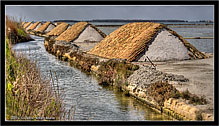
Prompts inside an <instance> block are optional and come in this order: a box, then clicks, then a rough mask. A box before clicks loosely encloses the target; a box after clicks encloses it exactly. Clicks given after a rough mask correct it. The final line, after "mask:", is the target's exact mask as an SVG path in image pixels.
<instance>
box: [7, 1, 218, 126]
mask: <svg viewBox="0 0 219 126" xmlns="http://www.w3.org/2000/svg"><path fill="white" fill-rule="evenodd" d="M7 6H27V7H28V6H39V7H40V6H54V7H56V6H63V7H65V6H81V7H83V6H97V7H98V6H100V7H101V6H104V7H107V6H108V7H111V6H117V7H123V6H132V7H138V6H143V7H144V6H154V7H159V6H167V7H168V6H174V7H180V6H212V7H213V21H214V23H215V19H214V18H215V17H214V16H215V14H214V8H215V6H214V5H5V16H6V8H7ZM5 26H6V18H5ZM213 28H214V30H213V37H214V38H215V34H214V31H215V29H216V28H215V25H214V24H213ZM5 36H6V27H5ZM214 42H215V39H214ZM214 42H213V70H214V54H215V53H214V50H215V48H214ZM5 49H6V44H5ZM5 58H6V53H5ZM5 74H6V60H5ZM214 74H215V73H214V72H213V77H214ZM5 76H6V75H5ZM5 82H6V78H5ZM213 82H214V84H215V79H214V81H213ZM214 84H213V89H214ZM5 91H6V83H5ZM214 91H215V89H214ZM5 96H6V92H5ZM213 97H214V98H215V96H214V93H213ZM214 100H215V99H214ZM213 103H214V102H213ZM215 107H216V106H215V103H214V111H213V114H214V112H215ZM214 115H215V114H214ZM5 121H9V120H7V119H6V98H5ZM10 121H12V120H10ZM39 121H40V120H39ZM60 121H69V120H60ZM74 121H87V120H74ZM89 121H115V120H89ZM120 121H123V120H120ZM129 121H136V120H129ZM143 121H144V122H148V121H154V120H143ZM156 121H159V122H161V121H160V120H156ZM214 121H215V117H214ZM26 122H28V121H26ZM31 122H35V121H31ZM52 122H54V121H52ZM140 122H141V120H140ZM164 122H165V121H164ZM179 122H180V121H179ZM197 122H203V121H197Z"/></svg>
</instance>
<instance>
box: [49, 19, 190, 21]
mask: <svg viewBox="0 0 219 126" xmlns="http://www.w3.org/2000/svg"><path fill="white" fill-rule="evenodd" d="M81 21H86V22H188V21H185V20H141V19H137V20H136V19H135V20H124V19H95V20H54V21H53V22H81Z"/></svg>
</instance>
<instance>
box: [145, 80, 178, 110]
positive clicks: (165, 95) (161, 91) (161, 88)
mask: <svg viewBox="0 0 219 126" xmlns="http://www.w3.org/2000/svg"><path fill="white" fill-rule="evenodd" d="M147 94H148V95H149V96H152V97H153V98H154V100H155V101H156V102H157V103H158V104H159V105H161V106H163V104H164V101H165V100H166V99H167V100H168V99H169V98H171V97H177V98H178V96H177V95H178V94H179V91H178V90H177V89H176V88H175V87H174V86H173V85H171V84H168V83H167V82H156V83H154V84H151V85H150V86H149V87H148V89H147Z"/></svg>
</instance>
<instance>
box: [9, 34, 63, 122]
mask: <svg viewBox="0 0 219 126" xmlns="http://www.w3.org/2000/svg"><path fill="white" fill-rule="evenodd" d="M10 47H11V45H10V43H9V40H8V39H7V38H6V91H5V92H6V119H7V120H12V119H13V117H16V120H37V117H42V118H44V120H45V117H48V118H49V117H50V118H51V119H56V120H59V119H61V117H62V113H63V112H64V108H63V106H62V100H61V99H60V96H59V94H58V93H56V92H54V91H53V90H52V88H54V86H52V85H51V84H50V82H51V81H50V80H52V76H51V78H50V80H45V79H42V77H41V74H40V70H39V69H38V68H37V65H36V63H35V62H32V61H30V60H28V59H26V58H25V57H24V56H22V55H16V54H15V53H14V52H12V51H11V48H10ZM52 82H54V81H52Z"/></svg>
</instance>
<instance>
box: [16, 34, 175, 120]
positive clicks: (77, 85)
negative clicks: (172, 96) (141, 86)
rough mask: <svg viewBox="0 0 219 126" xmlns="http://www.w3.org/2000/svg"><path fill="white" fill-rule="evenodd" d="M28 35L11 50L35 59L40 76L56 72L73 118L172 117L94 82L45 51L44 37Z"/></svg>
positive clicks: (158, 118)
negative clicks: (24, 41)
mask: <svg viewBox="0 0 219 126" xmlns="http://www.w3.org/2000/svg"><path fill="white" fill-rule="evenodd" d="M31 37H32V38H34V39H35V41H30V42H26V43H19V44H16V45H15V46H14V47H13V50H15V51H16V52H18V53H19V52H21V53H24V54H26V56H27V58H29V59H31V60H34V61H37V64H38V66H39V68H40V71H41V74H42V76H43V77H45V78H47V79H48V78H50V70H51V71H52V73H53V75H54V72H56V75H57V78H58V81H55V84H57V83H58V85H59V89H60V90H59V91H60V92H61V93H62V95H63V96H64V97H63V99H64V104H65V109H66V110H69V109H70V108H71V107H72V108H74V109H75V114H74V120H112V121H113V120H120V121H126V120H129V121H130V120H172V118H171V117H168V116H166V115H162V114H159V113H157V112H155V111H153V110H152V109H150V108H148V107H146V106H145V105H143V104H142V103H140V102H138V101H137V100H135V99H134V98H132V97H126V96H124V95H123V94H122V93H121V92H118V91H117V90H115V89H112V88H111V87H102V86H100V85H98V82H97V80H96V79H95V78H94V77H92V76H88V75H86V74H85V73H83V72H81V71H80V70H78V69H76V68H73V67H70V66H69V64H68V63H67V62H63V61H60V60H58V59H57V58H56V57H55V56H53V55H51V54H49V53H48V52H47V51H46V50H45V48H44V38H42V37H37V36H31Z"/></svg>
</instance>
